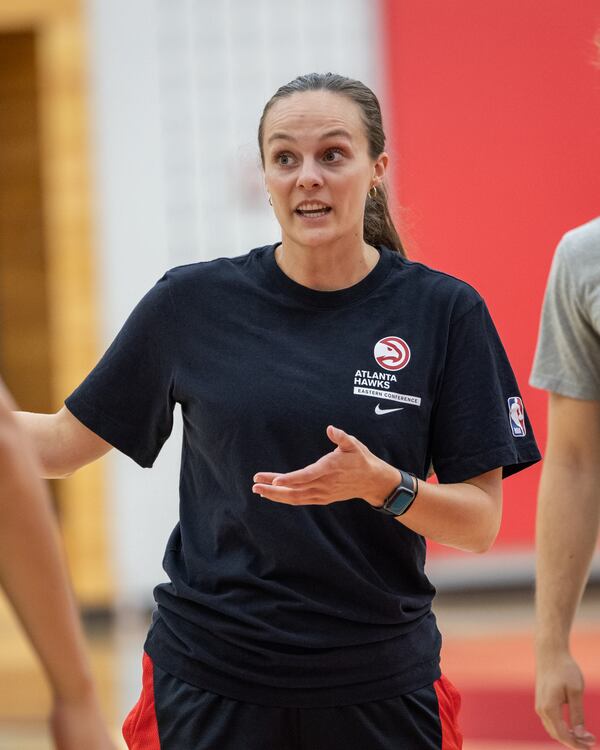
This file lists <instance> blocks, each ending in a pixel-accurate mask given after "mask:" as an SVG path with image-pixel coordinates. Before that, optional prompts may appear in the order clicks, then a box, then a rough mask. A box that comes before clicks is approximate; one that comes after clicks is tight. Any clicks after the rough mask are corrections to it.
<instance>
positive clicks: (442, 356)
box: [66, 246, 539, 706]
mask: <svg viewBox="0 0 600 750" xmlns="http://www.w3.org/2000/svg"><path fill="white" fill-rule="evenodd" d="M274 250H275V247H274V246H267V247H262V248H258V249H256V250H253V251H251V252H250V253H248V254H247V255H244V256H241V257H238V258H220V259H218V260H213V261H209V262H205V263H195V264H192V265H188V266H183V267H180V268H175V269H173V270H171V271H169V272H168V273H167V274H166V275H165V276H164V277H163V278H162V279H161V280H160V281H159V282H158V283H157V284H156V286H155V287H154V288H153V289H152V290H151V291H150V292H148V294H147V295H146V296H145V297H144V298H143V299H142V301H141V302H140V303H139V304H138V306H137V307H136V308H135V310H134V311H133V312H132V314H131V316H130V317H129V319H128V320H127V322H126V323H125V325H124V327H123V328H122V330H121V331H120V333H119V334H118V336H117V337H116V339H115V341H114V342H113V343H112V345H111V346H110V348H109V349H108V351H107V352H106V354H105V355H104V357H103V358H102V360H101V361H100V363H99V364H98V365H97V366H96V368H95V369H94V370H93V371H92V372H91V373H90V375H89V376H88V377H87V379H86V380H85V381H84V382H83V383H82V384H81V385H80V386H79V388H77V390H76V391H75V392H74V393H73V394H72V395H71V396H70V397H69V398H68V399H67V401H66V405H67V407H68V408H69V410H70V411H71V412H72V413H73V414H74V415H75V416H76V417H77V418H78V419H79V420H80V421H81V422H83V424H85V425H86V426H87V427H89V428H90V429H91V430H93V431H94V432H95V433H97V434H98V435H100V436H101V437H102V438H104V439H105V440H107V441H108V442H109V443H111V444H112V445H113V446H115V447H116V448H118V449H119V450H120V451H122V452H123V453H125V454H127V455H128V456H130V457H131V458H133V459H134V460H135V461H136V462H137V463H139V464H140V465H141V466H148V467H149V466H151V465H152V463H153V461H154V460H155V458H156V456H157V455H158V453H159V451H160V449H161V446H162V444H163V443H164V441H165V440H166V439H167V438H168V436H169V434H170V432H171V427H172V413H173V407H174V405H175V403H176V402H178V403H180V404H181V408H182V413H183V423H184V436H183V451H182V459H181V479H180V522H179V523H178V524H177V526H176V527H175V529H174V531H173V532H172V534H171V537H170V539H169V542H168V544H167V549H166V553H165V557H164V568H165V570H166V572H167V574H168V576H169V579H170V583H167V584H163V585H160V586H158V587H157V588H156V589H155V599H156V602H157V604H158V607H157V610H156V612H155V616H154V619H153V624H152V627H151V629H150V633H149V635H148V639H147V641H146V646H145V648H146V650H147V651H148V653H149V654H150V656H151V657H152V658H153V659H154V661H155V662H156V663H157V664H158V665H159V666H160V667H161V668H162V669H164V670H165V671H167V672H170V673H171V674H173V675H175V676H177V677H179V678H181V679H183V680H186V681H188V682H190V683H192V684H195V685H197V686H199V687H202V688H205V689H207V690H210V691H213V692H216V693H221V694H223V695H226V696H229V697H232V698H237V699H239V700H246V701H250V702H254V703H263V704H271V705H292V706H318V705H344V704H350V703H360V702H365V701H370V700H377V699H383V698H386V697H391V696H393V695H398V694H401V693H403V692H408V691H410V690H414V689H417V688H419V687H421V686H423V685H425V684H428V683H430V682H432V681H433V680H435V679H436V678H437V677H438V676H439V648H440V636H439V633H438V630H437V628H436V625H435V618H434V616H433V614H432V612H431V600H432V598H433V595H434V588H433V586H432V585H431V584H430V583H429V581H428V580H427V578H426V576H425V574H424V572H423V566H424V561H425V540H424V539H423V537H421V536H419V535H418V534H416V533H414V532H413V531H411V530H410V529H408V528H406V527H405V526H404V525H403V524H402V523H401V522H398V521H397V520H395V519H393V518H391V517H389V516H386V515H383V514H381V513H377V512H375V511H373V510H372V508H371V507H370V506H369V505H368V504H367V503H366V502H365V501H363V500H361V499H353V500H346V501H343V502H337V503H333V504H330V505H327V506H323V507H319V506H302V507H292V506H287V505H282V504H279V503H273V502H270V501H268V500H265V499H261V498H260V497H259V496H257V495H255V494H253V493H252V483H253V476H254V474H255V473H256V472H258V471H276V472H288V471H291V470H294V469H298V468H301V467H303V466H305V465H307V464H309V463H312V462H313V461H315V460H317V459H318V458H319V457H321V456H322V455H323V454H325V453H326V452H329V451H331V450H333V448H334V446H333V445H332V444H331V443H330V441H329V440H328V438H327V436H326V434H325V429H326V427H327V425H328V424H333V425H335V426H337V427H340V428H342V429H343V430H346V431H347V432H349V433H350V434H352V435H354V436H356V437H357V438H358V439H359V440H361V441H362V442H363V443H364V444H365V445H366V446H367V447H368V448H369V449H370V450H371V451H372V452H373V453H374V454H376V455H377V456H379V457H380V458H382V459H384V460H385V461H387V462H389V463H390V464H392V465H394V466H397V467H398V468H401V469H405V470H407V471H410V472H413V473H414V474H416V475H417V476H418V477H421V478H424V477H426V476H427V472H428V469H429V467H430V465H431V463H433V466H434V468H435V471H436V474H437V477H438V479H439V481H440V482H460V481H462V480H465V479H469V478H471V477H473V476H476V475H478V474H481V473H483V472H485V471H488V470H491V469H493V468H496V467H500V466H502V467H504V476H508V475H510V474H512V473H514V472H516V471H519V470H520V469H523V468H525V467H526V466H529V465H530V464H532V463H533V462H535V461H537V460H539V452H538V450H537V447H536V444H535V440H534V437H533V434H532V431H531V426H530V424H529V421H528V419H527V416H526V414H525V413H524V410H523V406H522V402H521V400H520V394H519V390H518V387H517V384H516V382H515V378H514V375H513V373H512V370H511V368H510V365H509V363H508V360H507V358H506V354H505V352H504V349H503V347H502V344H501V342H500V340H499V338H498V335H497V333H496V330H495V328H494V325H493V323H492V321H491V318H490V316H489V313H488V311H487V309H486V307H485V304H484V302H483V301H482V299H481V297H480V296H479V295H478V294H477V292H475V291H474V290H473V289H472V288H471V287H470V286H468V285H467V284H465V283H463V282H461V281H458V280H457V279H455V278H453V277H451V276H448V275H447V274H444V273H440V272H438V271H434V270H431V269H429V268H427V267H426V266H424V265H422V264H420V263H413V262H410V261H407V260H405V259H403V258H402V257H401V256H400V255H399V254H398V253H394V252H392V251H390V250H388V249H387V248H380V253H381V257H380V259H379V262H378V264H377V265H376V266H375V268H374V269H373V270H372V271H371V272H370V273H369V274H368V275H367V276H366V277H365V278H364V279H363V280H362V281H360V282H359V283H358V284H356V285H354V286H352V287H349V288H347V289H342V290H339V291H333V292H322V291H316V290H312V289H308V288H306V287H303V286H301V285H299V284H297V283H295V282H294V281H292V280H291V279H290V278H288V277H287V276H286V275H285V274H284V273H283V272H282V271H281V270H280V269H279V267H278V265H277V263H276V261H275V256H274ZM173 491H175V490H173Z"/></svg>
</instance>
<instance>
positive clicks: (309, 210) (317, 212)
mask: <svg viewBox="0 0 600 750" xmlns="http://www.w3.org/2000/svg"><path fill="white" fill-rule="evenodd" d="M330 211H331V206H326V205H324V204H320V205H319V204H313V205H304V206H298V208H297V209H296V211H295V213H297V214H298V216H304V217H306V218H308V219H318V218H319V217H320V216H326V215H327V214H328V213H329V212H330Z"/></svg>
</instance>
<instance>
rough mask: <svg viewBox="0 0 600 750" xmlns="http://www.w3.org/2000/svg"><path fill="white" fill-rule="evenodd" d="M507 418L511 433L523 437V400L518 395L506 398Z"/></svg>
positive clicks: (524, 430)
mask: <svg viewBox="0 0 600 750" xmlns="http://www.w3.org/2000/svg"><path fill="white" fill-rule="evenodd" d="M508 419H509V421H510V429H511V430H512V434H513V435H514V436H515V437H525V433H526V429H525V411H524V409H523V402H522V401H521V399H520V398H519V397H518V396H511V397H510V398H509V399H508Z"/></svg>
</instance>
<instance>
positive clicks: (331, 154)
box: [323, 148, 344, 162]
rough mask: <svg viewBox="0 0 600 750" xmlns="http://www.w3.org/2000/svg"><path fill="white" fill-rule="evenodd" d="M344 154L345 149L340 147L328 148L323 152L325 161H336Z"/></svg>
mask: <svg viewBox="0 0 600 750" xmlns="http://www.w3.org/2000/svg"><path fill="white" fill-rule="evenodd" d="M343 156H344V153H343V151H341V150H340V149H339V148H328V149H327V151H325V153H324V154H323V161H328V162H336V161H339V160H340V159H341V158H342V157H343Z"/></svg>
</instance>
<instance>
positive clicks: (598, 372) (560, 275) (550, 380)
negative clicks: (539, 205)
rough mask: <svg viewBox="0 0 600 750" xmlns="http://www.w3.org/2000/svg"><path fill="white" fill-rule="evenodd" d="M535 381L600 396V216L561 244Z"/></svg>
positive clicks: (571, 392)
mask: <svg viewBox="0 0 600 750" xmlns="http://www.w3.org/2000/svg"><path fill="white" fill-rule="evenodd" d="M530 383H531V385H532V386H534V387H536V388H543V389H545V390H547V391H552V392H553V393H560V394H561V395H563V396H570V397H571V398H580V399H587V400H598V399H600V217H599V218H597V219H594V220H593V221H590V222H588V223H587V224H584V225H583V226H581V227H577V228H576V229H573V230H571V231H570V232H567V234H565V236H564V237H563V238H562V240H561V241H560V243H559V245H558V247H557V249H556V254H555V256H554V260H553V262H552V268H551V270H550V276H549V278H548V287H547V289H546V296H545V298H544V307H543V309H542V319H541V325H540V335H539V338H538V344H537V350H536V353H535V359H534V362H533V370H532V373H531V378H530Z"/></svg>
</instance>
